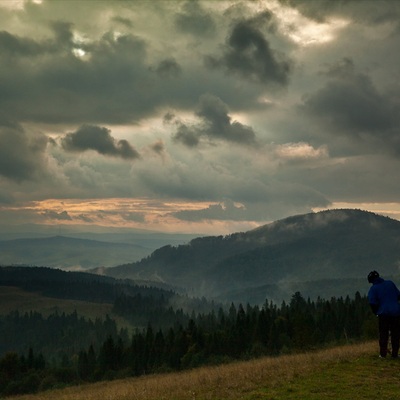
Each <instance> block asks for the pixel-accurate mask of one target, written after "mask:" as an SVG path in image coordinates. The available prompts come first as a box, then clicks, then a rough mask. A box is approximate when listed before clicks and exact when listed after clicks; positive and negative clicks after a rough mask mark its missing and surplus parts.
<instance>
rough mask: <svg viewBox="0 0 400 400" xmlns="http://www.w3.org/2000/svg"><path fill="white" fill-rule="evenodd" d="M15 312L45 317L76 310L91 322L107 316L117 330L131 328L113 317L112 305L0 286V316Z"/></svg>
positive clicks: (118, 318)
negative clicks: (47, 295)
mask: <svg viewBox="0 0 400 400" xmlns="http://www.w3.org/2000/svg"><path fill="white" fill-rule="evenodd" d="M15 310H18V311H19V312H20V313H25V312H30V311H37V312H39V313H41V314H42V315H43V316H45V317H47V316H48V315H50V314H53V313H55V312H58V313H63V312H65V313H66V314H71V313H73V312H74V311H75V310H76V312H77V313H78V315H79V316H83V317H85V318H90V319H92V320H95V319H96V318H101V319H104V318H105V317H106V315H107V314H108V315H109V316H110V318H113V319H115V321H116V322H117V325H118V328H125V327H126V328H129V329H131V328H133V327H132V326H131V325H130V324H129V322H127V321H126V320H125V319H123V318H121V317H119V316H116V315H113V313H112V304H108V303H91V302H89V301H80V300H68V299H56V298H50V297H45V296H42V295H41V294H39V293H34V292H27V291H25V290H23V289H20V288H17V287H12V286H0V315H6V314H8V313H10V312H11V311H15Z"/></svg>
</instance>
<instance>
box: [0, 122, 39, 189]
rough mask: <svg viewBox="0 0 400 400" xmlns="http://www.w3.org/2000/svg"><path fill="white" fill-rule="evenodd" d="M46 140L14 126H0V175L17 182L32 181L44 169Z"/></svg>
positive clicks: (37, 134)
mask: <svg viewBox="0 0 400 400" xmlns="http://www.w3.org/2000/svg"><path fill="white" fill-rule="evenodd" d="M46 146H47V138H46V137H45V136H44V135H42V134H40V133H30V132H26V131H25V130H24V129H23V128H22V127H20V126H18V125H15V124H12V123H10V124H4V125H3V126H1V125H0V175H2V176H4V177H6V178H8V179H10V180H15V181H17V182H21V181H24V180H31V179H34V178H35V177H36V176H37V174H40V173H41V172H43V171H44V169H45V164H46V162H45V150H46Z"/></svg>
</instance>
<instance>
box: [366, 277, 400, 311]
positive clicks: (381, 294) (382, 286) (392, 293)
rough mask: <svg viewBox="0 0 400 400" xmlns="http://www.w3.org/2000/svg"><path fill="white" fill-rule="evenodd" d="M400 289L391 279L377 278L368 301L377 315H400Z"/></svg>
mask: <svg viewBox="0 0 400 400" xmlns="http://www.w3.org/2000/svg"><path fill="white" fill-rule="evenodd" d="M399 298H400V291H399V289H397V287H396V285H395V284H394V283H393V282H392V281H389V280H384V279H382V278H377V279H375V280H374V282H373V283H372V286H371V288H370V289H369V292H368V301H369V304H370V305H371V307H372V308H373V310H374V311H375V314H376V315H391V316H400V304H399V302H398V300H399Z"/></svg>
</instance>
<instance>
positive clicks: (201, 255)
mask: <svg viewBox="0 0 400 400" xmlns="http://www.w3.org/2000/svg"><path fill="white" fill-rule="evenodd" d="M399 244H400V222H399V221H396V220H393V219H390V218H388V217H383V216H380V215H377V214H374V213H371V212H367V211H362V210H348V209H340V210H328V211H322V212H318V213H310V214H305V215H298V216H293V217H290V218H286V219H283V220H280V221H277V222H274V223H271V224H268V225H265V226H262V227H259V228H257V229H254V230H251V231H248V232H241V233H235V234H231V235H228V236H211V237H202V238H196V239H193V240H192V241H190V242H189V243H188V244H186V245H180V246H177V247H173V246H164V247H162V248H160V249H158V250H156V251H154V252H153V253H152V254H151V255H150V256H148V257H146V258H144V259H142V260H141V261H138V262H134V263H130V264H125V265H121V266H118V267H114V268H110V269H107V272H106V273H107V274H108V275H110V276H114V277H119V278H134V279H144V280H146V279H147V280H155V281H162V282H165V283H168V284H170V285H174V286H180V287H184V288H186V289H187V290H188V291H189V293H191V294H194V295H196V296H199V295H204V296H206V297H216V298H219V299H220V300H221V299H224V300H239V301H247V300H249V299H250V298H251V299H252V300H257V301H258V302H262V301H263V300H265V297H268V298H270V299H273V300H281V299H283V298H285V297H286V298H287V297H288V296H289V297H290V295H291V294H293V293H294V292H295V291H297V290H299V289H300V290H301V289H303V291H302V293H303V294H305V295H312V296H321V297H323V298H326V297H327V295H332V296H342V295H346V294H350V295H353V294H354V293H355V291H357V290H361V291H363V292H365V291H366V290H367V289H368V284H367V281H366V279H365V276H366V274H367V273H368V272H369V271H370V270H371V269H377V270H379V271H380V272H381V274H382V275H386V276H392V275H395V274H397V273H398V260H399V259H400V246H399ZM352 289H353V290H352ZM349 290H350V292H349ZM257 293H259V294H257ZM261 293H263V295H261Z"/></svg>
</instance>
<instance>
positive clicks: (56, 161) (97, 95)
mask: <svg viewBox="0 0 400 400" xmlns="http://www.w3.org/2000/svg"><path fill="white" fill-rule="evenodd" d="M399 48H400V1H394V0H389V1H384V0H372V1H368V0H363V1H360V0H347V1H346V0H313V1H308V0H254V1H251V0H246V1H244V0H239V1H236V0H232V1H222V0H221V1H216V0H213V1H194V0H192V1H178V0H175V1H173V0H170V1H168V0H146V1H140V0H135V1H118V0H115V1H105V0H104V1H97V0H90V1H85V0H80V1H73V0H68V1H63V0H42V1H39V0H37V1H23V0H15V1H14V0H0V225H2V226H4V227H6V226H17V225H21V224H28V223H29V224H38V225H53V224H54V225H57V224H67V225H71V226H75V225H76V226H78V225H79V226H86V227H88V229H89V227H91V226H103V227H110V228H111V227H113V228H115V227H121V228H122V227H124V228H135V229H147V230H156V231H161V232H183V233H193V232H198V233H204V234H212V235H214V234H215V235H220V234H229V233H233V232H238V231H246V230H249V229H252V228H255V227H257V226H259V225H263V224H266V223H268V222H271V221H275V220H278V219H282V218H285V217H288V216H292V215H296V214H303V213H309V212H313V211H319V210H323V209H329V208H359V209H364V210H370V211H373V212H376V213H379V214H382V215H387V216H390V217H391V218H395V219H400V182H399V172H398V171H400V90H399V89H400V68H399V66H400V52H399Z"/></svg>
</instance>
